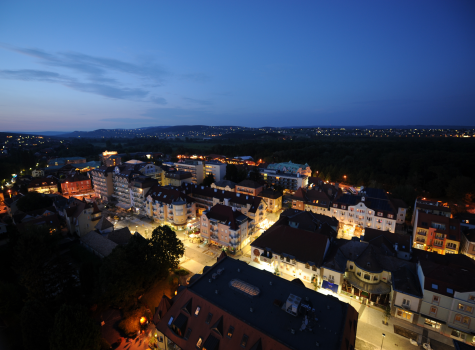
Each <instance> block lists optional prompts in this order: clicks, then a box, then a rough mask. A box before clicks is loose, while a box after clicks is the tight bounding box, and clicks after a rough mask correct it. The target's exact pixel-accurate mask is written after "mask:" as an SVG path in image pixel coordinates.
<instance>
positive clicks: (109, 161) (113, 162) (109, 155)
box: [101, 151, 122, 167]
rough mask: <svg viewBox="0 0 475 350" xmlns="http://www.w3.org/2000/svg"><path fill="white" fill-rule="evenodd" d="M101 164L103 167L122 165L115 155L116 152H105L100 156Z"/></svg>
mask: <svg viewBox="0 0 475 350" xmlns="http://www.w3.org/2000/svg"><path fill="white" fill-rule="evenodd" d="M101 161H102V164H103V165H105V166H113V167H115V166H117V165H122V157H121V156H119V155H118V154H117V151H105V152H102V154H101Z"/></svg>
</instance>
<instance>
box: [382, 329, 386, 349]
mask: <svg viewBox="0 0 475 350" xmlns="http://www.w3.org/2000/svg"><path fill="white" fill-rule="evenodd" d="M385 336H386V334H384V333H383V339H382V340H381V350H383V342H384V337H385Z"/></svg>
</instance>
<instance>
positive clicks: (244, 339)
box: [241, 334, 249, 348]
mask: <svg viewBox="0 0 475 350" xmlns="http://www.w3.org/2000/svg"><path fill="white" fill-rule="evenodd" d="M248 339H249V337H248V336H247V335H245V334H244V335H243V336H242V340H241V347H243V348H245V347H246V346H247V341H248Z"/></svg>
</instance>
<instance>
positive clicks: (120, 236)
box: [107, 227, 132, 245]
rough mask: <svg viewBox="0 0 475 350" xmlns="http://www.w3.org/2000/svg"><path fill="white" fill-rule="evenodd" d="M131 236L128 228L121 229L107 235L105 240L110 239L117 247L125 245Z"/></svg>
mask: <svg viewBox="0 0 475 350" xmlns="http://www.w3.org/2000/svg"><path fill="white" fill-rule="evenodd" d="M131 237H132V234H131V233H130V230H129V228H128V227H123V228H121V229H119V230H114V231H112V232H110V233H109V234H108V235H107V238H108V239H110V240H111V241H112V242H114V243H117V244H118V245H126V244H127V243H128V242H129V240H130V238H131Z"/></svg>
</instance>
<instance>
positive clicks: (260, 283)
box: [154, 256, 358, 350]
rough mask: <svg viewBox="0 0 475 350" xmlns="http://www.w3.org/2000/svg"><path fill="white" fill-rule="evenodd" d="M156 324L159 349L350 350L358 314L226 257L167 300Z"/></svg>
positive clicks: (341, 304) (338, 301)
mask: <svg viewBox="0 0 475 350" xmlns="http://www.w3.org/2000/svg"><path fill="white" fill-rule="evenodd" d="M154 321H155V322H156V326H157V340H158V348H159V349H183V350H193V349H208V350H211V349H213V350H227V349H251V350H271V349H274V350H290V349H325V350H350V349H354V348H355V342H356V331H357V327H358V313H357V311H356V310H355V309H354V308H353V307H352V306H351V305H350V304H348V303H344V302H342V301H340V300H338V299H336V298H333V297H329V296H326V295H322V294H320V293H316V292H315V291H313V290H310V289H308V288H304V287H302V286H301V285H299V284H297V283H293V282H290V281H287V280H285V279H282V278H279V277H277V276H274V275H273V274H270V273H268V272H265V271H262V270H259V269H256V268H254V267H252V266H249V265H248V264H246V263H244V262H242V261H238V260H235V259H231V258H229V257H226V256H224V257H222V258H220V260H219V261H218V262H217V263H216V264H215V265H213V266H211V267H209V268H208V269H207V271H206V272H204V273H203V274H202V275H201V274H199V275H195V276H193V277H192V280H191V281H190V285H189V286H188V287H186V288H185V287H183V288H181V289H180V290H179V292H178V295H177V296H176V297H175V298H173V299H172V300H170V299H168V298H167V297H166V296H164V297H163V298H162V301H161V302H160V304H159V306H158V308H157V311H156V314H155V316H154ZM307 330H308V331H307ZM310 330H311V331H310Z"/></svg>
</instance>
